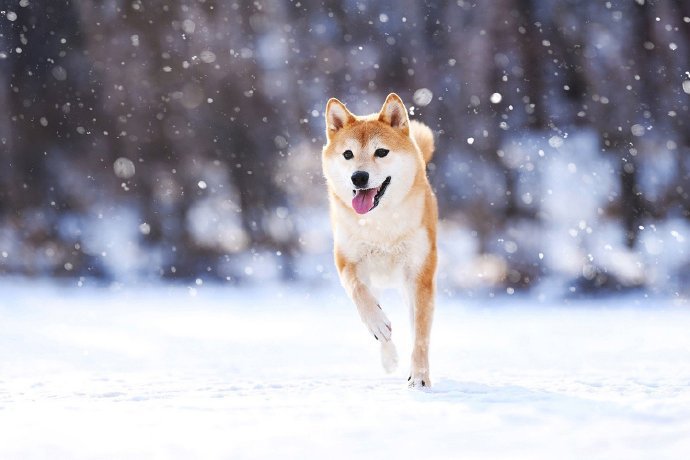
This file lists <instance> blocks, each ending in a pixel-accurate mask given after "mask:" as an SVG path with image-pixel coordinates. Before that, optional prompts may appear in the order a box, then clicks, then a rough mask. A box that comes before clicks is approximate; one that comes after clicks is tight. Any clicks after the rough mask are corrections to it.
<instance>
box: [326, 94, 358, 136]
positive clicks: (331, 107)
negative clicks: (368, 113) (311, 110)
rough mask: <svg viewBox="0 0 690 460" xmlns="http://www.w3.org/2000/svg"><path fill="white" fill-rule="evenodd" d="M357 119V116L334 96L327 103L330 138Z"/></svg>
mask: <svg viewBox="0 0 690 460" xmlns="http://www.w3.org/2000/svg"><path fill="white" fill-rule="evenodd" d="M353 121H355V116H354V115H352V114H351V113H350V111H349V110H347V108H346V107H345V105H344V104H343V103H342V102H340V101H339V100H338V99H336V98H334V97H332V98H330V99H329V100H328V103H327V104H326V135H327V136H328V138H329V139H330V138H331V136H333V135H334V134H335V133H336V132H337V131H338V130H339V129H341V128H344V127H345V126H347V125H349V124H350V123H352V122H353Z"/></svg>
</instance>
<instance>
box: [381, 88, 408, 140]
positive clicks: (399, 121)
mask: <svg viewBox="0 0 690 460" xmlns="http://www.w3.org/2000/svg"><path fill="white" fill-rule="evenodd" d="M379 121H380V122H382V123H386V124H387V125H390V126H391V127H392V128H394V129H399V130H400V131H402V133H403V134H405V135H408V134H410V120H409V119H408V118H407V110H405V104H403V101H402V99H400V96H398V95H397V94H395V93H390V94H389V95H388V97H387V98H386V102H384V103H383V107H381V111H380V112H379Z"/></svg>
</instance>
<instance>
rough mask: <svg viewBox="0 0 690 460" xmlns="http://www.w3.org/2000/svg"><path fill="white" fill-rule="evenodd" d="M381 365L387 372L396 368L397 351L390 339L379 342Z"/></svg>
mask: <svg viewBox="0 0 690 460" xmlns="http://www.w3.org/2000/svg"><path fill="white" fill-rule="evenodd" d="M381 365H382V366H383V370H385V371H386V372H387V373H389V374H390V373H391V372H393V371H394V370H396V369H397V368H398V352H397V351H396V350H395V345H393V341H392V340H389V341H388V342H381Z"/></svg>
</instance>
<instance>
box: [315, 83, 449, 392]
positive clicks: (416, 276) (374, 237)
mask: <svg viewBox="0 0 690 460" xmlns="http://www.w3.org/2000/svg"><path fill="white" fill-rule="evenodd" d="M326 126H327V128H326V135H327V139H328V142H327V144H326V145H325V146H324V149H323V155H322V158H323V170H324V176H325V177H326V181H327V185H328V192H329V193H328V194H329V201H330V205H331V206H330V208H331V222H332V226H333V232H334V243H335V244H334V256H335V263H336V267H337V269H338V273H339V275H340V281H341V284H342V285H343V287H344V288H345V290H346V292H347V294H348V295H349V297H350V298H351V299H352V301H353V302H354V303H355V305H356V307H357V310H358V312H359V314H360V317H361V318H362V321H363V322H364V323H365V325H366V326H367V327H368V329H369V331H370V332H371V333H372V335H374V336H375V337H376V338H377V340H380V341H381V342H382V360H383V362H384V367H385V368H386V369H389V368H390V367H392V365H391V363H393V362H394V361H395V362H397V356H393V354H394V353H395V351H394V347H393V345H392V342H390V340H391V337H392V328H391V325H390V322H389V321H388V318H387V317H386V315H385V313H384V312H383V310H382V309H381V307H380V305H379V303H378V301H377V300H376V297H375V296H374V294H373V288H374V287H379V286H388V285H396V286H397V287H399V288H400V289H401V290H402V291H403V292H404V294H405V295H406V297H407V298H408V299H409V300H410V307H411V310H412V313H413V314H412V318H413V321H414V333H415V338H414V346H413V351H412V356H411V358H412V360H411V361H412V363H411V371H410V385H411V386H419V385H421V386H429V385H430V383H431V382H430V380H429V336H430V333H431V323H432V319H433V312H434V296H435V275H436V263H437V252H436V225H437V221H438V216H437V205H436V198H435V196H434V194H433V192H432V190H431V186H430V184H429V181H428V179H427V177H426V171H425V164H426V163H427V162H428V161H429V160H430V159H431V156H432V154H433V150H434V139H433V134H432V133H431V130H430V129H429V128H428V127H427V126H425V125H424V124H422V123H420V122H417V121H412V122H410V121H409V119H408V117H407V112H406V110H405V106H404V104H403V103H402V100H401V99H400V98H399V97H398V96H397V95H396V94H390V95H389V96H388V98H387V99H386V101H385V103H384V104H383V107H382V108H381V110H380V111H379V113H376V114H372V115H368V116H362V117H358V116H355V115H353V114H351V113H350V112H349V111H348V110H347V108H346V107H345V106H344V105H343V104H342V103H341V102H340V101H338V100H337V99H330V100H329V101H328V104H327V106H326ZM380 148H384V149H386V150H388V151H389V153H388V155H386V156H385V157H377V156H376V155H374V152H375V151H376V150H377V149H380ZM345 151H349V153H350V154H351V155H350V156H349V157H348V158H345V157H344V152H345ZM354 171H366V172H367V173H368V174H369V177H370V184H369V185H367V187H369V186H371V189H374V188H375V189H376V192H377V196H378V193H379V192H381V191H382V190H383V189H382V187H383V182H384V181H388V183H389V185H388V188H386V189H385V190H384V191H383V192H382V193H383V194H382V196H381V197H380V201H379V203H378V206H377V205H374V207H373V208H371V209H370V210H369V211H368V212H365V213H364V214H358V213H357V212H355V210H354V209H353V206H354V203H352V204H351V203H350V201H351V200H352V199H353V198H352V196H353V193H354V192H355V190H354V189H355V188H356V187H355V186H354V185H353V183H352V182H351V181H350V179H351V177H350V176H351V175H352V173H353V172H354ZM377 187H378V188H377ZM357 193H359V192H357ZM371 196H373V195H371ZM360 212H362V211H360ZM384 344H385V345H384ZM391 350H392V351H391Z"/></svg>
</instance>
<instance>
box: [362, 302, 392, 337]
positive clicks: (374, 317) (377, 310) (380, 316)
mask: <svg viewBox="0 0 690 460" xmlns="http://www.w3.org/2000/svg"><path fill="white" fill-rule="evenodd" d="M362 321H364V324H366V326H367V328H368V329H369V332H371V334H372V335H373V336H374V338H375V339H376V340H380V341H382V342H388V341H389V340H390V339H391V333H392V331H393V329H392V328H391V322H390V321H389V320H388V317H387V316H386V314H385V313H384V312H383V310H381V307H380V306H378V305H376V306H375V307H374V308H372V309H371V310H369V311H368V312H367V314H366V315H364V316H363V317H362Z"/></svg>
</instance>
